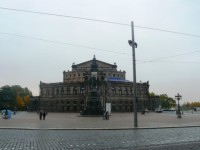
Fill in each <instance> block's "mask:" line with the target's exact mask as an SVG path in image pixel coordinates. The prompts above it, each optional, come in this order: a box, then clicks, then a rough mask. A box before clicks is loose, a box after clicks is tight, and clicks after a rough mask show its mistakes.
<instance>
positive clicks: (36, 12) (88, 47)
mask: <svg viewBox="0 0 200 150" xmlns="http://www.w3.org/2000/svg"><path fill="white" fill-rule="evenodd" d="M0 9H5V10H11V11H20V12H26V13H35V14H43V15H51V16H57V17H66V18H72V19H82V20H88V21H95V22H103V23H110V24H116V25H123V26H131V25H129V24H125V23H119V22H113V21H105V20H98V19H91V18H84V17H76V16H69V15H60V14H54V13H46V12H39V11H29V10H22V9H14V8H6V7H0ZM134 27H137V28H143V29H149V30H157V31H162V32H169V33H174V34H182V35H187V36H194V37H200V35H194V34H189V33H183V32H176V31H170V30H164V29H158V28H151V27H144V26H137V25H136V26H134ZM0 34H6V35H10V36H18V37H21V38H29V39H34V40H40V41H45V42H51V43H55V44H63V45H69V46H76V47H81V48H87V49H94V50H100V51H106V52H112V53H118V54H124V55H131V54H130V53H124V52H117V51H112V50H105V49H99V48H95V47H90V46H84V45H78V44H71V43H66V42H58V41H53V40H47V39H42V38H37V37H31V36H24V35H19V34H11V33H5V32H0ZM194 52H198V51H193V52H188V53H184V54H179V55H173V56H167V57H161V58H156V59H152V60H147V61H142V62H139V63H138V64H141V63H147V62H158V60H161V59H167V58H172V57H177V56H182V55H186V54H189V53H194Z"/></svg>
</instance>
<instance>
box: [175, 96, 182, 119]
mask: <svg viewBox="0 0 200 150" xmlns="http://www.w3.org/2000/svg"><path fill="white" fill-rule="evenodd" d="M175 99H177V101H178V110H177V118H181V109H180V104H179V100H180V99H182V96H181V95H180V94H179V93H178V94H177V95H175Z"/></svg>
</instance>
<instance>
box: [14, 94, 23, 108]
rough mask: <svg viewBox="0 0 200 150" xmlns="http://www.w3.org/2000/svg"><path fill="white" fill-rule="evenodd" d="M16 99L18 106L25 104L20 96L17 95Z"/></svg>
mask: <svg viewBox="0 0 200 150" xmlns="http://www.w3.org/2000/svg"><path fill="white" fill-rule="evenodd" d="M16 99H17V105H18V107H19V108H22V107H24V106H25V104H24V101H23V99H22V97H21V96H17V98H16Z"/></svg>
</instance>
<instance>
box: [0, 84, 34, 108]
mask: <svg viewBox="0 0 200 150" xmlns="http://www.w3.org/2000/svg"><path fill="white" fill-rule="evenodd" d="M0 89H1V91H0V109H5V108H9V109H13V110H14V109H16V106H19V108H20V109H21V110H23V107H25V106H26V105H28V103H29V101H30V98H29V97H30V96H32V92H31V91H30V90H29V89H28V88H27V87H25V88H22V87H21V86H19V85H13V86H9V85H6V86H3V87H1V88H0ZM22 101H23V102H22Z"/></svg>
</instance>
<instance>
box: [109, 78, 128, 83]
mask: <svg viewBox="0 0 200 150" xmlns="http://www.w3.org/2000/svg"><path fill="white" fill-rule="evenodd" d="M107 80H108V81H114V82H131V81H129V80H124V79H123V78H116V77H108V78H107Z"/></svg>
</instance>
